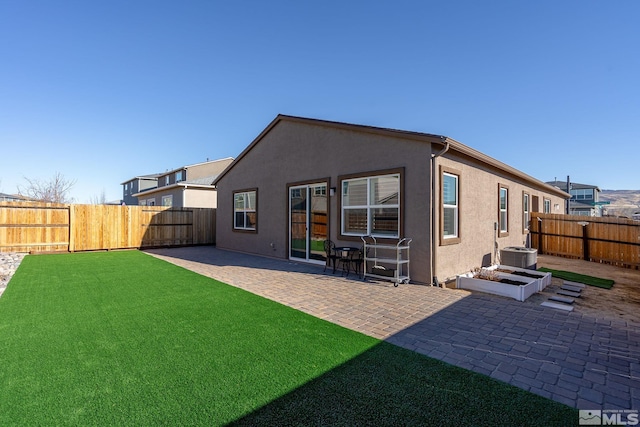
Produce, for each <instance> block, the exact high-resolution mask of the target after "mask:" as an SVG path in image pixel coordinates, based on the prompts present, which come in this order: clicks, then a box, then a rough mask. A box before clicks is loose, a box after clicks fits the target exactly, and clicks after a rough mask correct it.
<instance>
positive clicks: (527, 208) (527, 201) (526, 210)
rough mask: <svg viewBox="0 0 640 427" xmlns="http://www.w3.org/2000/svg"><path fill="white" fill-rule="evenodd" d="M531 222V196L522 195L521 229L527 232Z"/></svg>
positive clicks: (527, 194)
mask: <svg viewBox="0 0 640 427" xmlns="http://www.w3.org/2000/svg"><path fill="white" fill-rule="evenodd" d="M530 220H531V196H529V193H523V194H522V229H523V230H524V231H528V230H529V221H530Z"/></svg>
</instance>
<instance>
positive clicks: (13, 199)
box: [0, 193, 31, 202]
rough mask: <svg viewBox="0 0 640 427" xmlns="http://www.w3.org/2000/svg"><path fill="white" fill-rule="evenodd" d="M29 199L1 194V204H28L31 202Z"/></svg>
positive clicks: (16, 195)
mask: <svg viewBox="0 0 640 427" xmlns="http://www.w3.org/2000/svg"><path fill="white" fill-rule="evenodd" d="M29 200H31V199H29V198H28V197H24V196H21V195H19V194H5V193H0V202H26V201H29Z"/></svg>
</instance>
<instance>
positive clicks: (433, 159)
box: [429, 136, 450, 287]
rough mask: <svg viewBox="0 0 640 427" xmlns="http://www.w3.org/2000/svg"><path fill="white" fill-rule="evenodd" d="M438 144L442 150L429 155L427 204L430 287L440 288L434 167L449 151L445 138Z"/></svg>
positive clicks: (441, 138)
mask: <svg viewBox="0 0 640 427" xmlns="http://www.w3.org/2000/svg"><path fill="white" fill-rule="evenodd" d="M440 142H441V143H442V144H443V145H444V147H443V148H442V150H440V151H439V152H437V153H436V154H433V153H432V154H431V197H430V201H429V203H430V204H431V221H430V228H431V259H430V263H431V276H432V278H431V286H441V285H440V283H439V282H438V274H437V272H436V265H437V262H436V261H437V256H436V252H437V244H438V242H437V237H436V233H435V230H436V204H435V203H434V200H435V194H436V165H437V158H438V157H440V156H442V155H443V154H444V153H446V152H447V151H449V147H450V144H449V140H448V138H447V137H446V136H441V137H440ZM442 286H443V287H444V283H443V284H442Z"/></svg>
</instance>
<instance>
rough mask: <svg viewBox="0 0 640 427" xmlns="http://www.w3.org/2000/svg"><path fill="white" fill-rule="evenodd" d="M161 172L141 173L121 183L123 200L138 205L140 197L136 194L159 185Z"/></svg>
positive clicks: (127, 203)
mask: <svg viewBox="0 0 640 427" xmlns="http://www.w3.org/2000/svg"><path fill="white" fill-rule="evenodd" d="M159 176H160V174H158V173H155V174H151V175H140V176H136V177H135V178H131V179H130V180H128V181H125V182H123V183H121V184H120V185H122V202H123V203H124V204H125V205H137V204H138V198H137V197H135V196H134V194H137V193H141V192H143V191H146V190H151V189H153V188H156V187H157V186H158V177H159Z"/></svg>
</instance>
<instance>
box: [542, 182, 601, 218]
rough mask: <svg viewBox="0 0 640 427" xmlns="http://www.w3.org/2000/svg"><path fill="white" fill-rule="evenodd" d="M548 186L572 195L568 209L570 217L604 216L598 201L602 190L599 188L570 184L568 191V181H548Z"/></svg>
mask: <svg viewBox="0 0 640 427" xmlns="http://www.w3.org/2000/svg"><path fill="white" fill-rule="evenodd" d="M547 184H549V185H552V186H554V187H557V188H559V189H561V190H562V191H565V192H568V193H569V194H571V199H569V200H568V202H567V203H568V209H566V212H567V213H568V214H569V215H583V216H602V204H601V203H600V202H599V200H598V198H599V195H600V189H599V188H598V187H597V186H595V185H588V184H578V183H577V182H569V191H567V181H558V180H555V181H548V182H547Z"/></svg>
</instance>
